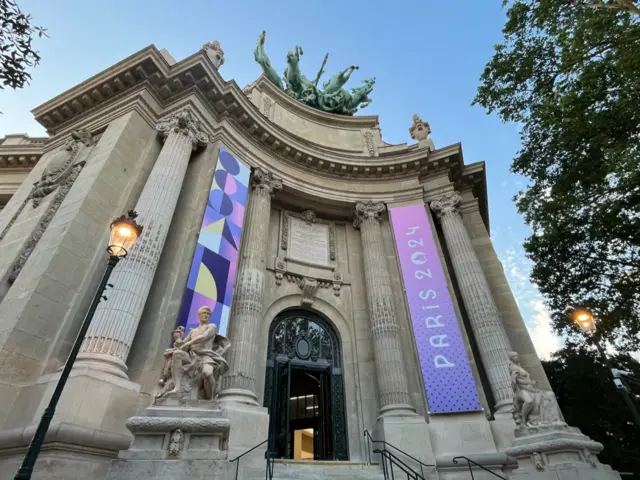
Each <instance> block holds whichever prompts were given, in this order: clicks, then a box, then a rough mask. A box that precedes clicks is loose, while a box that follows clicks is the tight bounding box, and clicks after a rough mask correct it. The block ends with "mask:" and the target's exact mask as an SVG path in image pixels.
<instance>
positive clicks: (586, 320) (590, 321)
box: [573, 310, 596, 335]
mask: <svg viewBox="0 0 640 480" xmlns="http://www.w3.org/2000/svg"><path fill="white" fill-rule="evenodd" d="M573 319H574V321H575V322H576V323H577V324H578V326H579V327H580V328H581V329H582V331H583V332H584V333H587V334H589V335H591V334H592V333H593V332H595V331H596V320H595V318H593V315H592V314H591V313H590V312H588V311H586V310H578V311H576V312H575V313H574V315H573Z"/></svg>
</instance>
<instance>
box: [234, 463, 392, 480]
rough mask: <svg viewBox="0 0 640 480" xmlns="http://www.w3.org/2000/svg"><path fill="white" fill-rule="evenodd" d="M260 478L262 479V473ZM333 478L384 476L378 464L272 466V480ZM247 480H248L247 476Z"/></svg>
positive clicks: (365, 479)
mask: <svg viewBox="0 0 640 480" xmlns="http://www.w3.org/2000/svg"><path fill="white" fill-rule="evenodd" d="M256 473H257V472H256ZM251 478H252V479H253V478H254V475H251ZM256 478H257V477H256ZM262 478H264V472H263V473H262ZM334 478H337V479H344V480H348V479H349V480H350V479H354V480H384V474H383V473H382V468H381V467H380V466H379V465H378V464H375V463H373V464H371V463H366V462H332V461H313V460H276V461H275V462H274V466H273V480H323V479H334ZM243 480H244V479H243ZM247 480H249V479H248V476H247Z"/></svg>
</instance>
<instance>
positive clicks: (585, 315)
mask: <svg viewBox="0 0 640 480" xmlns="http://www.w3.org/2000/svg"><path fill="white" fill-rule="evenodd" d="M573 319H574V321H575V322H576V323H577V324H578V325H579V326H580V328H581V329H582V331H583V332H584V333H585V334H586V335H587V336H588V337H590V338H591V340H592V341H593V343H594V344H595V346H596V348H597V349H598V351H599V352H600V355H601V356H602V359H603V360H604V363H605V365H606V366H607V368H608V369H609V371H610V372H611V376H612V378H613V383H614V384H615V386H616V388H617V389H618V390H619V391H620V394H621V395H622V398H623V399H624V402H625V403H626V404H627V407H628V408H629V410H630V411H631V416H632V417H633V420H634V422H635V424H636V425H637V426H638V428H640V414H639V413H638V410H637V409H636V406H635V404H634V403H633V400H632V399H631V396H630V395H629V389H628V388H627V386H626V385H625V384H624V383H623V382H622V380H621V379H620V375H621V373H622V372H621V371H620V370H618V369H616V368H613V365H611V361H610V360H609V357H608V356H607V353H606V352H605V350H604V348H603V347H602V344H601V343H600V339H599V338H598V335H596V326H597V325H596V319H595V318H594V317H593V315H592V314H591V312H589V311H588V310H584V309H580V310H576V311H574V314H573Z"/></svg>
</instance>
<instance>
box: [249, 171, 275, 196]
mask: <svg viewBox="0 0 640 480" xmlns="http://www.w3.org/2000/svg"><path fill="white" fill-rule="evenodd" d="M251 185H252V187H253V189H254V190H258V191H260V192H263V193H267V194H269V195H273V194H274V193H275V192H279V191H280V190H282V180H280V179H279V178H278V177H274V176H273V174H272V173H271V172H267V171H266V170H263V169H262V168H256V169H255V170H254V171H253V175H251Z"/></svg>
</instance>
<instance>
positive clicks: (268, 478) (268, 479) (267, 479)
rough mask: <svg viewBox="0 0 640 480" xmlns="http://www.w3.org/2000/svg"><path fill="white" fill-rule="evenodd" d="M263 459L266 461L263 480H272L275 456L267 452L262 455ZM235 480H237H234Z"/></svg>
mask: <svg viewBox="0 0 640 480" xmlns="http://www.w3.org/2000/svg"><path fill="white" fill-rule="evenodd" d="M264 458H266V459H267V470H266V471H265V472H264V480H272V479H273V466H274V464H275V461H276V456H275V454H273V453H272V452H269V450H267V452H266V453H265V454H264ZM236 480H237V479H236Z"/></svg>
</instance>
